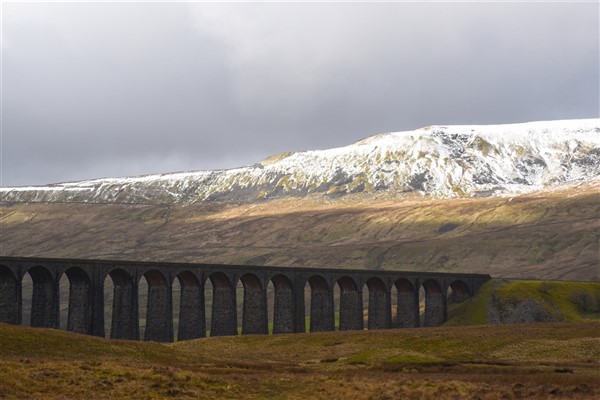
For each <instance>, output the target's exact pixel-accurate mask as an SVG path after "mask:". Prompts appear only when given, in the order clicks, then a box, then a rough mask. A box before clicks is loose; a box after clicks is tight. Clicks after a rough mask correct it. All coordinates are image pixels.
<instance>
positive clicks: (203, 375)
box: [0, 322, 600, 399]
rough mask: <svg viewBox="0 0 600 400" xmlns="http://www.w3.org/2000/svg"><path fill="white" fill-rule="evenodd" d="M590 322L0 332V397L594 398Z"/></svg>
mask: <svg viewBox="0 0 600 400" xmlns="http://www.w3.org/2000/svg"><path fill="white" fill-rule="evenodd" d="M599 368H600V324H599V323H598V322H580V323H558V324H537V325H497V326H467V327H440V328H419V329H404V330H386V331H370V332H369V331H357V332H335V333H311V334H292V335H274V336H258V335H250V336H236V337H221V338H206V339H198V340H193V341H186V342H178V343H174V344H159V343H144V342H132V341H116V340H106V339H102V338H95V337H89V336H84V335H77V334H71V333H67V332H62V331H56V330H49V329H35V328H28V327H17V326H9V325H0V397H2V398H9V399H16V398H19V399H22V398H32V399H61V398H89V399H94V398H117V399H118V398H139V399H148V398H165V397H170V398H200V399H221V398H232V399H233V398H247V399H265V398H275V399H306V398H314V399H338V398H339V399H341V398H344V399H347V398H353V399H397V398H414V399H431V398H436V399H455V398H481V399H513V398H525V397H526V398H540V399H542V398H544V399H545V398H560V397H566V398H575V399H584V398H585V399H591V398H598V396H600V379H599V378H600V376H599V374H600V372H599V371H600V370H599Z"/></svg>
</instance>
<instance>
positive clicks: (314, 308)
mask: <svg viewBox="0 0 600 400" xmlns="http://www.w3.org/2000/svg"><path fill="white" fill-rule="evenodd" d="M307 282H308V284H309V285H310V331H311V332H323V331H333V330H334V329H335V316H334V310H333V290H332V289H331V288H330V287H329V285H328V284H327V281H326V280H325V278H323V277H322V276H320V275H313V276H311V277H310V278H309V279H308V281H307Z"/></svg>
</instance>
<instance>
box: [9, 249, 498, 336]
mask: <svg viewBox="0 0 600 400" xmlns="http://www.w3.org/2000/svg"><path fill="white" fill-rule="evenodd" d="M26 275H29V277H30V278H31V282H32V287H33V289H32V295H31V313H30V325H31V326H38V327H49V328H59V327H60V295H59V282H60V281H61V279H63V278H64V276H66V277H67V278H68V286H69V290H68V317H67V325H66V328H67V330H69V331H73V332H79V333H84V334H89V335H96V336H105V325H107V324H108V321H105V300H106V299H105V282H106V281H107V280H109V279H110V280H111V281H112V285H113V296H112V312H111V314H112V316H111V318H110V326H111V328H110V337H111V338H118V339H132V340H139V339H140V318H139V317H140V316H139V309H140V307H139V304H138V303H139V297H138V291H139V288H140V281H141V280H142V278H144V279H145V281H146V282H147V304H146V319H145V331H144V340H150V341H159V342H171V341H173V339H174V336H175V334H174V329H173V321H174V318H173V315H174V311H173V284H174V283H175V282H177V283H178V284H179V287H180V296H179V309H178V310H176V311H178V315H179V318H178V329H177V334H176V336H177V339H178V340H186V339H193V338H199V337H204V336H206V331H207V329H210V335H211V336H222V335H237V334H238V320H239V319H238V307H237V304H238V301H239V300H241V301H242V303H241V304H242V307H241V314H242V315H241V319H240V321H241V333H242V334H267V333H268V332H269V329H268V328H269V320H271V321H272V331H273V333H274V334H280V333H293V332H305V331H306V328H307V326H306V314H307V311H306V308H307V303H310V306H309V309H310V311H309V314H310V320H309V321H310V322H309V325H310V326H309V330H310V331H311V332H318V331H333V330H335V321H336V309H337V311H338V312H339V327H338V329H339V330H361V329H364V328H368V329H389V328H409V327H417V326H420V325H423V326H437V325H441V324H443V323H444V322H445V321H446V319H447V303H448V301H456V302H459V301H462V300H464V299H465V298H467V297H469V296H471V295H473V293H474V292H475V291H476V290H477V289H478V288H479V287H480V286H481V285H482V284H483V283H484V282H485V281H487V280H488V279H490V276H489V275H481V274H455V273H427V272H402V271H372V270H356V269H334V268H297V267H264V266H250V265H214V264H193V263H171V262H141V261H140V262H138V261H108V260H89V259H86V260H80V259H56V258H33V257H7V256H0V322H3V323H10V324H21V323H22V319H23V316H22V314H23V312H22V308H23V289H22V286H23V285H22V282H23V279H24V277H25V276H26ZM240 282H241V286H242V287H243V289H242V290H241V291H240V290H238V289H237V288H238V283H240ZM205 286H207V288H208V287H212V289H211V291H210V292H209V293H210V294H211V300H212V301H211V304H210V313H211V318H210V326H207V322H206V321H207V318H206V314H207V313H206V311H205V307H206V304H205V297H206V296H205ZM267 287H272V293H273V305H272V307H271V308H272V311H271V312H269V311H268V309H269V307H267ZM305 287H306V288H309V289H308V291H307V293H306V295H305ZM334 289H335V290H336V291H337V293H338V295H337V296H334ZM420 289H422V292H423V293H424V303H425V310H424V316H423V317H421V313H420V310H419V291H420ZM363 292H365V294H367V293H368V297H367V296H364V297H363ZM392 293H395V295H394V302H395V303H396V307H395V312H394V315H393V316H392ZM448 293H451V294H450V295H448ZM238 294H239V296H238ZM238 297H240V299H238ZM365 299H368V300H366V301H365ZM365 303H368V304H365ZM365 308H366V309H368V318H367V319H366V323H365V318H364V316H363V310H364V309H365ZM421 320H422V322H421ZM105 323H106V324H105Z"/></svg>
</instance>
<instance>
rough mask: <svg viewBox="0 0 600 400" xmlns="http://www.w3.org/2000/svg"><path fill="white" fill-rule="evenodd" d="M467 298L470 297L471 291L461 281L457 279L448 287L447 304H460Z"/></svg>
mask: <svg viewBox="0 0 600 400" xmlns="http://www.w3.org/2000/svg"><path fill="white" fill-rule="evenodd" d="M469 297H471V290H470V289H469V286H467V284H466V283H465V282H464V281H463V280H460V279H457V280H455V281H453V282H452V283H451V284H450V285H449V286H448V294H447V301H448V303H462V302H463V301H465V300H466V299H468V298H469Z"/></svg>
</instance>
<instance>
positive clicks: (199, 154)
mask: <svg viewBox="0 0 600 400" xmlns="http://www.w3.org/2000/svg"><path fill="white" fill-rule="evenodd" d="M598 8H599V6H598V4H597V3H575V4H574V3H570V4H569V3H524V4H518V3H508V4H499V3H484V4H478V3H453V4H441V3H429V4H416V3H397V4H393V3H378V4H368V3H363V4H359V3H347V4H331V3H329V4H315V3H310V4H298V3H294V4H274V3H260V4H259V3H255V4H233V3H229V4H216V3H208V4H200V3H191V4H185V3H175V4H162V3H135V4H132V3H127V4H119V3H105V4H102V3H91V4H79V3H46V4H42V3H6V4H4V5H3V10H2V11H3V16H2V18H3V29H2V33H3V47H2V56H3V72H2V73H3V87H2V95H3V132H2V133H3V142H2V185H4V186H9V185H29V184H43V183H48V182H57V181H65V180H76V179H84V178H94V177H100V176H123V175H133V174H142V173H157V172H168V171H177V170H193V169H212V168H225V167H234V166H239V165H244V164H250V163H254V162H256V161H259V160H260V159H261V158H264V157H266V156H268V155H270V154H272V153H276V152H280V151H288V150H303V149H317V148H328V147H333V146H341V145H345V144H349V143H351V142H353V141H355V140H357V139H360V138H362V137H365V136H369V135H371V134H375V133H379V132H384V131H398V130H408V129H414V128H418V127H421V126H425V125H431V124H473V123H481V124H484V123H509V122H520V121H530V120H548V119H568V118H592V117H598V108H599V94H598V87H599V81H598V69H599V43H598V37H599V31H598V30H599V17H598V11H599V10H598Z"/></svg>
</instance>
